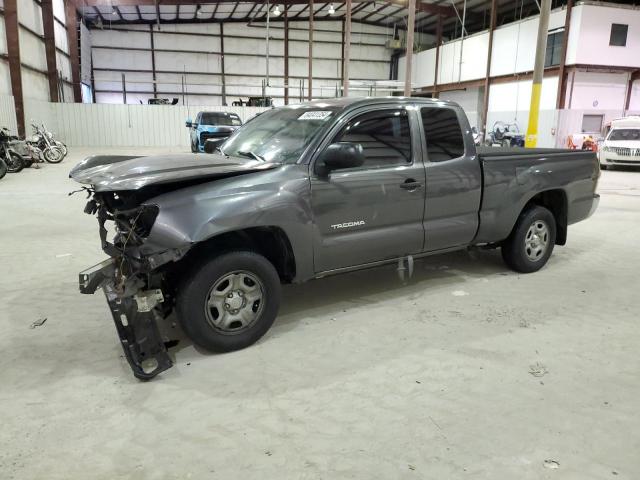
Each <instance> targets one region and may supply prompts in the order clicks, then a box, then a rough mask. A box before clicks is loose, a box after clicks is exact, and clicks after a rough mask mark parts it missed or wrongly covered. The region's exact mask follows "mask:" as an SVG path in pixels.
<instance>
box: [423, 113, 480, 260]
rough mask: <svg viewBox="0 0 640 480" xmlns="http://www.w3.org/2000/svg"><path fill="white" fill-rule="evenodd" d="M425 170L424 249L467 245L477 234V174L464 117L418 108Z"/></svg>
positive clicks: (477, 163)
mask: <svg viewBox="0 0 640 480" xmlns="http://www.w3.org/2000/svg"><path fill="white" fill-rule="evenodd" d="M420 121H421V123H422V135H421V137H422V141H423V147H424V149H423V151H424V156H423V159H424V162H425V168H426V184H427V188H426V197H425V214H424V227H425V251H434V250H441V249H445V248H450V247H456V246H459V245H465V244H468V243H470V242H471V241H472V240H473V238H474V237H475V235H476V232H477V230H478V211H479V210H480V200H481V195H482V172H481V169H480V163H479V161H478V159H477V157H476V155H475V146H474V145H473V142H472V141H471V134H470V128H469V125H468V121H467V119H466V117H465V116H464V113H463V112H462V111H461V110H460V111H458V110H456V109H454V108H451V107H447V106H443V105H433V106H428V107H422V108H421V109H420Z"/></svg>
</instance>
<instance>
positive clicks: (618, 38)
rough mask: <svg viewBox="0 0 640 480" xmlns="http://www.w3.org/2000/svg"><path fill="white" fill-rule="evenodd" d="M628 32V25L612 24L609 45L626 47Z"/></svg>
mask: <svg viewBox="0 0 640 480" xmlns="http://www.w3.org/2000/svg"><path fill="white" fill-rule="evenodd" d="M628 31H629V25H623V24H622V23H612V24H611V36H610V37H609V45H611V46H612V47H626V46H627V32H628Z"/></svg>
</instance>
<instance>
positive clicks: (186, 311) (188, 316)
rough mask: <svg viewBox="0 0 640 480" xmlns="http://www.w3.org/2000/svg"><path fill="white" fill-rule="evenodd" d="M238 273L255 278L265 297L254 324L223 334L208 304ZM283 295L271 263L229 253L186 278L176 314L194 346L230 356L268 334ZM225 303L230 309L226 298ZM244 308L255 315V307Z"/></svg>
mask: <svg viewBox="0 0 640 480" xmlns="http://www.w3.org/2000/svg"><path fill="white" fill-rule="evenodd" d="M237 272H245V273H249V274H250V275H254V276H255V278H257V279H258V281H259V282H260V283H261V285H259V287H258V288H260V289H261V290H260V291H261V292H263V295H262V297H261V300H260V301H259V304H258V305H257V308H260V310H258V313H257V315H256V318H255V320H252V323H249V324H248V325H246V326H243V327H242V328H240V329H238V330H237V331H224V330H223V329H220V328H219V327H216V326H215V325H214V324H213V322H215V320H213V319H212V318H213V316H215V312H216V308H215V307H210V306H209V303H208V302H209V299H210V298H211V295H213V292H214V287H215V286H216V285H217V284H218V283H219V282H220V280H221V279H224V278H225V277H226V276H227V275H236V274H237ZM223 282H224V280H223ZM280 295H281V285H280V278H279V276H278V272H277V271H276V269H275V268H274V266H273V265H272V264H271V262H269V261H268V260H267V259H266V258H264V257H263V256H262V255H259V254H257V253H254V252H248V251H236V252H229V253H224V254H222V255H220V256H218V257H216V258H213V259H212V260H209V261H208V262H206V263H204V264H201V265H200V266H199V267H198V268H196V269H194V270H192V271H191V272H189V273H187V274H185V275H184V278H183V281H182V282H181V285H180V287H179V288H178V294H177V298H176V313H177V316H178V319H179V320H180V324H181V325H182V329H183V330H184V332H185V333H186V334H187V335H188V336H189V338H191V340H192V341H193V342H194V343H196V344H197V345H200V346H201V347H203V348H205V349H207V350H210V351H213V352H231V351H233V350H240V349H242V348H245V347H248V346H250V345H253V344H254V343H255V342H257V341H258V340H259V339H260V338H261V337H262V336H263V335H264V334H265V333H266V332H267V330H269V328H270V327H271V325H272V324H273V322H274V320H275V319H276V316H277V314H278V310H279V308H280ZM223 298H224V295H223ZM224 302H225V305H227V303H226V302H227V300H226V298H225V300H224ZM227 306H228V305H227ZM225 308H226V307H225ZM242 308H243V309H244V308H252V311H253V308H256V304H253V307H242ZM237 311H238V310H235V312H237ZM227 313H232V312H227ZM218 315H219V314H218ZM232 318H235V317H233V316H232Z"/></svg>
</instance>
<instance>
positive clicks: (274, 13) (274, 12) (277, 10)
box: [271, 5, 282, 17]
mask: <svg viewBox="0 0 640 480" xmlns="http://www.w3.org/2000/svg"><path fill="white" fill-rule="evenodd" d="M281 13H282V12H281V11H280V6H279V5H276V8H274V9H273V12H271V15H273V16H274V17H279V16H280V14H281Z"/></svg>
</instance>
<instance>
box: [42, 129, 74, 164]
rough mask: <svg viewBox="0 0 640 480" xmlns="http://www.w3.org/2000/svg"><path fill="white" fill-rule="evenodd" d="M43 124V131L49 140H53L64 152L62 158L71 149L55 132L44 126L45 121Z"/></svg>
mask: <svg viewBox="0 0 640 480" xmlns="http://www.w3.org/2000/svg"><path fill="white" fill-rule="evenodd" d="M41 126H42V131H43V132H44V134H45V135H46V136H47V138H49V141H50V142H52V143H53V144H54V145H55V146H56V147H58V148H59V149H60V151H61V152H62V158H64V157H66V156H67V153H69V151H68V150H67V146H66V145H65V144H64V143H62V142H61V141H60V140H56V139H55V137H54V136H53V132H49V131H48V130H47V129H46V127H45V126H44V123H42V124H41Z"/></svg>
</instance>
